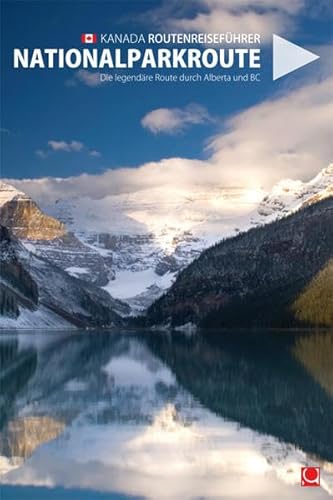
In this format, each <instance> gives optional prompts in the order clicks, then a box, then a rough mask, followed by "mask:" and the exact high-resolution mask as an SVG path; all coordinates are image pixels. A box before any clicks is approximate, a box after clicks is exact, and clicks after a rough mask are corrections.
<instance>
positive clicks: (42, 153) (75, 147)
mask: <svg viewBox="0 0 333 500" xmlns="http://www.w3.org/2000/svg"><path fill="white" fill-rule="evenodd" d="M47 145H48V147H47V148H46V149H37V150H36V151H35V155H36V156H37V157H38V158H41V159H42V160H44V159H45V158H47V157H48V156H49V155H50V154H51V153H58V152H59V151H60V152H65V153H82V152H85V153H87V154H88V155H89V156H91V157H92V158H100V157H101V156H102V154H101V153H100V152H99V151H97V150H96V149H89V148H88V147H87V146H86V145H85V144H83V142H80V141H74V140H73V141H69V142H67V141H63V140H61V141H55V140H50V141H48V143H47Z"/></svg>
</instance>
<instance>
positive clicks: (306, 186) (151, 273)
mask: <svg viewBox="0 0 333 500" xmlns="http://www.w3.org/2000/svg"><path fill="white" fill-rule="evenodd" d="M16 185H18V186H21V187H22V186H23V187H24V189H29V183H27V182H24V181H22V182H16ZM332 190H333V164H332V165H330V166H329V167H327V168H325V169H323V170H322V172H320V173H319V174H318V175H317V176H316V177H315V178H314V179H312V180H310V181H309V182H301V181H293V180H284V181H281V182H280V183H278V184H277V185H276V186H275V187H274V188H273V189H272V191H271V192H270V193H268V194H267V193H265V192H264V191H262V190H261V189H250V190H249V189H244V188H240V187H234V188H223V187H221V186H214V187H210V188H206V189H204V188H202V187H200V186H199V185H198V186H193V185H192V186H191V187H190V188H187V189H185V188H184V187H179V188H177V189H174V188H173V189H171V188H170V187H168V186H165V187H163V188H152V189H150V190H141V191H137V192H132V193H131V192H130V193H123V194H118V195H112V194H110V195H108V196H105V197H104V198H101V199H92V198H89V197H87V196H82V197H80V196H78V197H75V198H64V199H57V200H56V201H55V202H48V203H45V202H44V203H43V204H42V207H43V210H44V212H45V213H47V214H49V215H50V216H53V217H56V218H57V219H58V220H60V221H61V222H62V223H64V224H65V226H66V228H67V229H68V230H69V231H71V232H72V233H74V234H75V237H76V238H77V239H78V240H80V242H81V243H82V244H84V245H86V246H89V248H90V249H94V251H95V252H98V253H99V254H100V256H101V258H102V259H104V261H106V267H107V268H108V269H109V275H108V279H107V281H108V283H107V284H106V283H105V284H104V285H103V287H104V288H105V289H106V290H107V291H109V292H110V293H111V295H112V296H114V297H117V298H119V299H121V300H124V301H126V302H127V303H128V304H129V305H130V306H131V308H132V310H134V311H136V312H140V311H143V310H144V309H146V308H147V307H148V306H149V305H151V304H152V302H153V301H154V300H155V299H157V298H158V297H159V296H161V295H162V294H163V293H164V292H165V291H166V290H167V289H168V288H170V286H171V284H172V283H173V282H174V281H175V279H176V277H177V275H178V273H179V272H180V271H181V270H182V269H184V268H185V267H186V266H187V265H188V264H190V263H191V262H192V261H193V260H194V259H196V258H197V257H198V256H199V255H200V253H201V252H202V251H203V250H205V249H206V248H208V247H210V246H211V245H213V244H215V243H217V242H219V241H221V240H222V239H224V238H227V237H232V236H235V235H237V234H238V233H239V232H244V231H246V230H248V229H250V228H251V227H256V226H259V225H263V224H267V223H270V222H272V221H273V220H276V219H279V218H281V217H284V216H285V215H288V214H289V213H293V212H295V211H296V210H298V209H300V208H301V207H303V206H305V205H307V204H311V203H314V202H316V201H319V200H320V199H324V198H325V197H328V196H330V195H331V194H332ZM47 252H48V253H49V252H50V250H49V249H45V252H44V253H43V255H44V256H46V255H47ZM49 254H50V253H49ZM72 265H74V264H72ZM63 267H64V266H63ZM88 267H89V266H88ZM80 269H81V270H82V272H83V273H84V272H85V269H86V266H85V263H84V259H83V260H82V261H81V262H79V263H78V264H76V272H77V273H79V272H80Z"/></svg>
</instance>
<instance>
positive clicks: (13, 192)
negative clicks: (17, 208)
mask: <svg viewBox="0 0 333 500" xmlns="http://www.w3.org/2000/svg"><path fill="white" fill-rule="evenodd" d="M14 199H16V200H30V199H31V198H30V197H29V196H28V195H26V194H25V193H23V192H22V191H19V190H18V189H16V188H15V187H14V186H12V185H11V184H7V183H6V182H2V181H0V207H1V206H2V205H4V204H5V203H7V202H8V201H11V200H14Z"/></svg>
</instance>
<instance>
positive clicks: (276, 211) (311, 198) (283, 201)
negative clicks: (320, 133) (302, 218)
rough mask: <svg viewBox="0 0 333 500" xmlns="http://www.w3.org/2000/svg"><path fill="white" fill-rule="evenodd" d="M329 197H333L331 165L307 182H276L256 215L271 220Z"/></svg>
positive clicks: (332, 165)
mask: <svg viewBox="0 0 333 500" xmlns="http://www.w3.org/2000/svg"><path fill="white" fill-rule="evenodd" d="M330 196H333V163H332V164H331V165H329V166H328V167H327V168H324V169H323V170H322V171H321V172H319V174H318V175H317V176H316V177H314V178H313V179H312V180H310V181H309V182H302V181H294V180H291V179H284V180H282V181H280V182H278V183H277V184H276V186H274V187H273V189H272V191H271V193H269V194H268V195H267V196H265V197H264V199H263V200H262V202H261V203H260V205H259V207H258V214H259V215H260V216H263V217H264V218H266V217H268V218H269V219H270V220H273V219H276V218H279V217H281V216H284V215H288V214H289V213H291V212H293V211H296V210H299V209H300V208H304V207H305V206H307V205H311V204H312V203H316V202H318V201H320V200H324V199H325V198H328V197H330ZM262 220H263V219H261V221H262Z"/></svg>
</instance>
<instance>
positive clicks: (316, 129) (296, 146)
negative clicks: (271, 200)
mask: <svg viewBox="0 0 333 500" xmlns="http://www.w3.org/2000/svg"><path fill="white" fill-rule="evenodd" d="M332 116H333V77H332V76H331V77H329V78H327V79H325V80H323V81H322V82H320V83H315V84H308V85H305V86H304V87H302V88H299V89H296V90H293V91H291V92H289V93H288V94H286V95H283V96H280V97H279V98H275V99H271V100H267V101H266V102H263V103H261V104H259V105H256V106H254V107H252V108H250V109H248V110H246V111H244V112H241V113H239V114H237V115H235V116H234V117H233V118H231V119H230V120H229V121H228V122H227V124H226V126H227V128H228V132H227V133H225V134H220V135H218V136H216V137H215V138H214V140H212V141H211V143H210V150H211V152H212V157H211V161H213V162H214V163H216V164H218V165H221V166H223V170H224V172H225V175H226V176H227V177H229V178H232V179H233V180H234V181H235V182H241V181H242V180H246V179H247V178H253V176H255V177H257V178H258V179H260V180H261V181H262V182H263V183H264V184H269V183H271V182H272V181H276V180H278V179H279V178H281V177H286V176H287V177H293V178H309V177H311V176H312V175H313V174H315V173H316V172H317V171H318V170H319V169H320V168H322V167H323V166H325V165H326V164H328V163H329V162H331V161H332V158H333V145H332Z"/></svg>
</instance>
